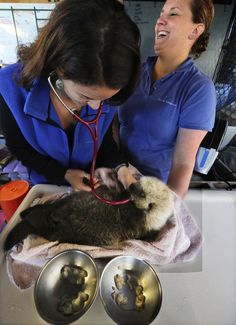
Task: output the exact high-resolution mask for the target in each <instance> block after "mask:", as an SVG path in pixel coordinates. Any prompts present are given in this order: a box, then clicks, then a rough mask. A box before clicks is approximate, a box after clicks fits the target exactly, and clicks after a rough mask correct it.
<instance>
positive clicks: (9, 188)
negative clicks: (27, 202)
mask: <svg viewBox="0 0 236 325" xmlns="http://www.w3.org/2000/svg"><path fill="white" fill-rule="evenodd" d="M28 191H29V183H28V182H27V181H24V180H16V181H12V182H9V183H7V184H4V185H3V186H1V187H0V205H1V209H2V210H3V212H4V214H5V218H6V221H7V222H8V221H9V220H10V219H11V217H12V215H13V214H14V212H15V211H16V209H17V208H18V206H19V205H20V204H21V202H22V201H23V199H24V197H25V196H26V194H27V193H28Z"/></svg>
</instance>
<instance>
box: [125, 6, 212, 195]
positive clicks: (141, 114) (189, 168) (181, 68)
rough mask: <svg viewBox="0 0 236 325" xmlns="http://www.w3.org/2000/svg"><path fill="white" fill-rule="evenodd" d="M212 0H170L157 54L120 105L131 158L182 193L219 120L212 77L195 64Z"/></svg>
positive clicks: (164, 11) (163, 14)
mask: <svg viewBox="0 0 236 325" xmlns="http://www.w3.org/2000/svg"><path fill="white" fill-rule="evenodd" d="M213 16H214V5H213V1H212V0H166V1H165V3H164V6H163V8H162V10H161V13H160V16H159V18H158V19H157V21H156V25H155V44H154V50H155V52H156V56H155V57H149V58H148V59H147V61H146V62H145V63H144V64H143V68H142V75H141V80H140V82H139V85H138V87H137V88H136V90H135V92H134V94H133V95H132V96H131V97H130V98H129V99H128V100H127V101H126V102H125V103H124V104H122V105H121V107H120V109H119V121H120V139H121V144H122V147H123V149H124V151H125V153H126V155H127V157H128V160H129V161H130V162H131V163H132V164H133V165H134V166H135V167H137V168H138V169H139V171H140V172H142V173H143V174H145V175H153V176H156V177H158V178H160V179H162V180H164V181H165V182H167V183H168V185H169V186H170V187H171V188H172V189H173V190H174V191H175V192H176V193H177V194H179V195H180V196H181V197H184V195H185V194H186V192H187V190H188V186H189V182H190V178H191V175H192V172H193V167H194V163H195V156H196V153H197V150H198V147H199V145H200V143H201V141H202V139H203V138H204V136H205V135H206V133H207V131H211V130H212V128H213V125H214V120H215V106H216V98H215V89H214V85H213V82H212V81H211V80H210V79H209V78H208V77H207V76H206V75H204V74H203V73H202V72H201V71H200V70H199V69H198V68H197V66H196V65H195V64H194V61H193V58H197V57H199V56H200V54H201V53H202V52H203V51H205V50H206V47H207V43H208V39H209V28H210V25H211V22H212V19H213Z"/></svg>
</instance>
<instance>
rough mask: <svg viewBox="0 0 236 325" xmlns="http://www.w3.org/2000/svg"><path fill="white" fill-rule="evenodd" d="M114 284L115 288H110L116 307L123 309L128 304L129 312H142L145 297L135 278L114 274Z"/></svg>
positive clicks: (126, 274) (129, 275)
mask: <svg viewBox="0 0 236 325" xmlns="http://www.w3.org/2000/svg"><path fill="white" fill-rule="evenodd" d="M114 283H115V287H114V286H112V289H113V292H112V293H111V296H112V299H113V300H114V302H115V303H116V304H117V305H119V306H121V307H124V305H128V304H129V308H128V309H129V310H137V311H142V310H143V309H144V307H145V300H146V297H145V295H144V294H143V287H142V286H141V285H140V284H139V282H138V279H137V277H136V276H134V275H131V274H129V273H125V274H124V275H120V274H115V276H114ZM116 289H117V290H116ZM125 307H127V306H125ZM125 309H127V308H125Z"/></svg>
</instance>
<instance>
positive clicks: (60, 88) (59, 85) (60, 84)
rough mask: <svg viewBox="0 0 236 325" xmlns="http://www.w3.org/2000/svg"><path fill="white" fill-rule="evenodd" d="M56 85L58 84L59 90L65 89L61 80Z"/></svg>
mask: <svg viewBox="0 0 236 325" xmlns="http://www.w3.org/2000/svg"><path fill="white" fill-rule="evenodd" d="M55 84H56V87H57V89H58V90H62V89H63V81H62V80H61V79H57V80H56V82H55Z"/></svg>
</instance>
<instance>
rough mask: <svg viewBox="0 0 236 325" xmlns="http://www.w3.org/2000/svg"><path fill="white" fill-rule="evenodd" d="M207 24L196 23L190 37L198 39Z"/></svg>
mask: <svg viewBox="0 0 236 325" xmlns="http://www.w3.org/2000/svg"><path fill="white" fill-rule="evenodd" d="M204 30H205V25H204V24H196V25H195V27H194V29H193V30H192V32H191V33H190V34H189V36H188V38H189V39H190V40H194V41H195V40H196V39H198V38H199V36H200V35H201V34H202V33H203V32H204Z"/></svg>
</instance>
